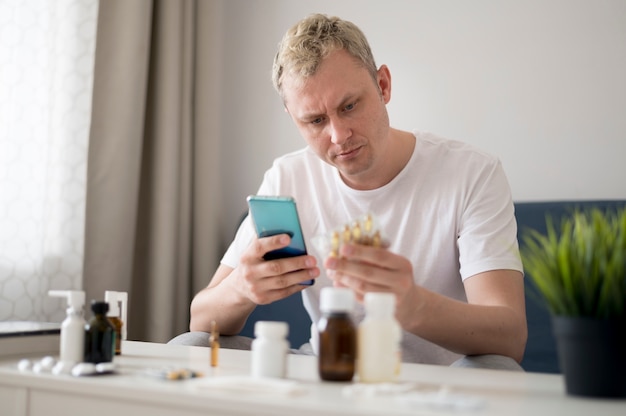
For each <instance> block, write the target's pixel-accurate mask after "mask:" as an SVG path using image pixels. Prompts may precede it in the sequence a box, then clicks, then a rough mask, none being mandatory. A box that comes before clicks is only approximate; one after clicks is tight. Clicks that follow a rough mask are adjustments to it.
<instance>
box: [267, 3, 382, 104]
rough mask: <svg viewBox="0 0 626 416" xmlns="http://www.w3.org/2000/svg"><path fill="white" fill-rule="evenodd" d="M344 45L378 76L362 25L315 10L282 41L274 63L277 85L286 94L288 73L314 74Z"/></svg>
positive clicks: (299, 76)
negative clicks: (323, 62) (358, 25)
mask: <svg viewBox="0 0 626 416" xmlns="http://www.w3.org/2000/svg"><path fill="white" fill-rule="evenodd" d="M340 49H343V50H345V51H347V52H348V53H349V54H350V55H352V56H353V57H354V58H355V59H356V60H357V61H358V62H360V63H361V64H362V65H363V67H364V68H365V69H367V71H368V72H369V73H370V75H371V76H372V78H373V79H374V80H376V76H377V71H376V63H375V62H374V56H373V55H372V51H371V49H370V46H369V43H368V42H367V39H366V38H365V35H364V34H363V32H362V31H361V29H359V28H358V27H357V26H356V25H355V24H354V23H352V22H348V21H346V20H342V19H340V18H338V17H331V16H326V15H323V14H313V15H310V16H308V17H306V18H304V19H302V20H301V21H299V22H298V23H296V24H295V25H294V26H293V27H291V28H290V29H289V30H288V31H287V33H285V36H284V37H283V39H282V40H281V42H280V43H279V45H278V52H277V53H276V56H275V58H274V65H273V67H272V82H273V83H274V88H275V89H276V91H278V93H279V94H280V95H281V96H282V81H283V79H284V77H285V75H287V74H289V75H291V76H294V77H296V78H298V79H305V78H307V77H310V76H312V75H314V74H315V72H316V71H317V69H318V67H319V65H320V63H321V62H322V60H323V59H324V58H325V57H327V56H328V55H329V54H330V53H331V52H334V51H336V50H340Z"/></svg>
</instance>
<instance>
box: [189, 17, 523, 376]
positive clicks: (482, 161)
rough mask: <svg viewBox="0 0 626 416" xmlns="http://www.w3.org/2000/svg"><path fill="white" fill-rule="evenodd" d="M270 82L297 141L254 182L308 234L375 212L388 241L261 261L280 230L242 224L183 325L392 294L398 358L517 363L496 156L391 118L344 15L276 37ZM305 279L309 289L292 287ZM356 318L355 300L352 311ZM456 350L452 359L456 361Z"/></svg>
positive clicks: (508, 231) (386, 81)
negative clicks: (288, 201)
mask: <svg viewBox="0 0 626 416" xmlns="http://www.w3.org/2000/svg"><path fill="white" fill-rule="evenodd" d="M273 82H274V86H275V88H276V90H277V91H278V93H279V94H280V96H281V98H282V99H283V102H284V106H285V110H286V112H287V113H288V114H289V115H290V116H291V118H292V120H293V121H294V123H295V124H296V126H297V128H298V130H299V132H300V133H301V135H302V137H303V138H304V139H305V141H306V143H307V145H308V146H307V147H306V148H304V149H302V150H300V151H297V152H294V153H291V154H288V155H285V156H283V157H281V158H278V159H277V160H276V161H275V162H274V164H273V166H272V167H271V169H269V170H268V171H267V172H266V174H265V177H264V180H263V183H262V184H261V187H260V189H259V191H258V193H259V194H264V195H291V196H293V197H294V198H295V199H296V201H297V203H298V208H299V211H300V218H301V220H302V227H303V232H304V235H305V237H306V238H307V239H308V240H309V242H308V244H307V245H308V246H309V247H312V244H311V243H310V239H311V238H312V237H314V236H317V235H322V234H326V233H328V231H329V230H331V229H333V228H335V227H337V226H339V225H341V224H345V223H347V222H349V221H350V220H353V219H356V218H358V217H360V216H361V215H362V214H364V213H372V214H373V215H375V216H376V219H377V221H378V222H379V223H380V225H381V229H382V230H383V232H384V233H385V235H386V238H387V240H388V241H389V244H388V246H387V247H385V248H380V247H370V246H363V245H356V244H347V245H343V246H342V247H341V252H340V256H338V257H330V256H329V257H326V258H324V257H321V258H320V260H321V261H323V264H318V262H317V259H316V257H315V256H313V255H305V256H300V257H295V258H288V259H280V260H271V261H265V260H263V255H264V254H265V253H267V252H269V251H271V250H274V249H277V248H280V247H284V246H286V245H287V244H288V242H289V237H288V236H287V235H284V234H283V235H279V236H272V237H266V238H260V239H259V238H257V237H256V236H255V234H254V230H253V227H252V224H251V221H250V219H249V218H247V219H246V220H245V221H244V222H243V223H242V225H241V227H240V229H239V231H238V233H237V235H236V237H235V240H234V241H233V243H232V244H231V246H230V248H229V249H228V251H227V253H226V254H225V256H224V258H223V259H222V263H221V265H220V266H219V268H218V270H217V272H216V273H215V275H214V276H213V278H212V280H211V282H210V283H209V285H208V286H207V287H206V288H205V289H203V290H202V291H200V292H199V293H198V294H197V295H196V296H195V298H194V299H193V301H192V304H191V322H190V329H191V331H209V330H210V323H211V321H213V320H214V321H216V322H217V323H218V326H219V328H220V332H221V333H222V334H226V335H229V334H230V335H236V334H237V333H238V332H239V331H240V330H241V328H242V327H243V325H244V324H245V321H246V319H247V317H248V316H249V314H250V313H251V312H252V311H253V309H254V308H255V307H256V306H257V305H258V304H268V303H271V302H274V301H276V300H279V299H282V298H284V297H287V296H290V295H293V294H294V293H296V292H302V296H303V301H304V305H305V307H306V309H307V311H308V313H309V314H310V316H311V319H312V321H313V322H314V323H315V322H317V321H318V319H319V318H320V311H319V293H320V289H321V288H322V287H324V286H330V285H336V286H344V287H349V288H351V289H353V291H354V293H355V295H356V297H357V299H358V300H362V299H363V296H364V294H365V293H366V292H369V291H375V292H391V293H393V294H394V295H395V297H396V318H397V319H398V321H399V323H400V324H401V326H402V328H403V340H402V347H403V351H402V354H403V360H404V361H408V362H423V363H433V364H444V365H450V364H452V363H454V362H461V363H462V362H463V360H467V358H463V357H464V356H469V357H473V356H481V357H489V358H488V359H486V360H484V361H480V360H478V364H470V365H477V366H485V367H499V368H517V369H519V368H520V367H519V366H517V364H516V362H520V361H521V359H522V356H523V352H524V348H525V343H526V337H527V328H526V318H525V306H524V286H523V275H522V265H521V261H520V259H519V253H518V245H517V239H516V228H517V227H516V223H515V218H514V212H513V204H512V201H511V193H510V189H509V185H508V183H507V180H506V177H505V174H504V172H503V170H502V167H501V165H500V163H499V161H498V160H497V159H495V158H493V157H491V156H489V155H487V154H485V153H483V152H481V151H480V150H477V149H475V148H473V147H471V146H469V145H466V144H463V143H460V142H454V141H449V140H445V139H441V138H438V137H436V136H433V135H430V134H425V133H420V132H415V133H411V132H407V131H401V130H397V129H394V128H391V127H390V124H389V118H388V114H387V109H386V104H387V103H388V102H389V101H390V99H391V74H390V71H389V68H387V66H385V65H382V66H380V67H379V68H377V67H376V64H375V62H374V58H373V56H372V53H371V51H370V48H369V45H368V42H367V40H366V38H365V36H364V35H363V33H362V32H361V31H360V30H359V29H358V28H357V27H356V26H355V25H354V24H352V23H350V22H347V21H344V20H341V19H339V18H335V17H327V16H324V15H312V16H309V17H307V18H305V19H303V20H302V21H300V22H299V23H298V24H296V25H295V26H294V27H292V28H291V29H290V30H289V31H288V32H287V33H286V35H285V37H284V38H283V40H282V42H281V44H280V46H279V50H278V53H277V55H276V57H275V61H274V67H273ZM311 278H314V279H315V280H316V281H315V284H314V285H313V286H303V285H301V284H300V283H302V282H304V281H306V280H309V279H311ZM355 315H356V319H357V320H359V319H362V317H363V308H362V305H361V306H360V307H359V308H358V310H357V311H356V314H355ZM457 360H460V361H457Z"/></svg>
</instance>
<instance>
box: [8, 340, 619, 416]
mask: <svg viewBox="0 0 626 416" xmlns="http://www.w3.org/2000/svg"><path fill="white" fill-rule="evenodd" d="M122 351H123V353H122V355H121V356H116V357H115V359H114V362H115V364H116V367H117V371H116V373H115V374H111V375H100V376H91V377H73V376H70V375H53V374H48V373H44V374H41V373H40V374H35V373H33V372H30V371H28V372H20V371H19V370H18V366H17V363H18V361H19V359H7V360H4V361H2V362H0V386H2V385H5V386H17V387H28V388H32V389H45V390H46V391H49V392H55V391H57V392H67V391H71V392H73V393H72V394H76V395H80V394H89V395H91V396H93V397H98V396H101V397H113V396H114V397H115V398H116V399H118V400H120V399H123V400H128V401H133V400H134V401H141V402H143V403H150V404H152V405H159V404H163V405H168V406H180V407H181V408H183V407H184V408H185V409H194V410H209V409H210V410H213V411H215V412H216V413H224V414H247V413H250V412H251V411H252V410H254V413H255V414H273V415H279V414H285V415H287V414H291V415H293V414H300V415H307V414H311V415H313V414H315V415H319V414H321V413H323V414H325V415H382V414H385V415H409V414H410V415H416V414H424V415H430V414H437V415H447V414H455V415H458V414H472V415H504V414H506V415H533V416H539V415H554V414H567V415H568V416H575V415H589V414H593V413H597V414H602V415H618V414H619V415H622V416H623V415H624V414H626V401H624V400H599V399H586V398H577V397H571V396H567V395H566V394H565V389H564V384H563V378H562V376H561V375H555V374H539V373H523V372H510V371H502V370H482V369H467V368H450V367H445V366H435V365H423V364H406V363H405V364H403V365H402V369H401V374H400V378H399V380H398V382H397V383H394V384H386V385H380V384H378V385H376V384H361V383H358V379H357V378H355V381H354V382H352V383H336V382H323V381H321V380H320V379H319V376H318V373H317V358H316V357H312V356H302V355H289V356H288V371H287V378H286V379H267V380H258V379H253V378H252V377H250V376H249V373H250V358H251V353H250V351H238V350H227V349H221V350H220V351H219V365H218V366H217V367H211V366H210V349H209V348H204V347H187V346H178V345H165V344H157V343H146V342H136V341H124V344H123V350H122ZM166 368H167V369H189V370H193V371H195V372H198V373H201V374H202V377H198V378H190V379H186V380H165V379H161V378H158V377H157V376H156V373H155V371H154V370H163V369H166ZM51 380H54V381H55V382H54V383H51ZM0 406H1V405H0Z"/></svg>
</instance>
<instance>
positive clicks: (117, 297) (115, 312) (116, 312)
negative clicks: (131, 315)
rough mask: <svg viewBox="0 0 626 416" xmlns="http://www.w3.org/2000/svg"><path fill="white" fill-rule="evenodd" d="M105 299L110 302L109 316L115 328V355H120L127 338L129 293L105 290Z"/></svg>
mask: <svg viewBox="0 0 626 416" xmlns="http://www.w3.org/2000/svg"><path fill="white" fill-rule="evenodd" d="M104 301H105V302H106V303H108V304H109V312H108V313H107V318H109V321H110V322H111V324H113V327H114V328H115V355H120V354H121V353H122V340H126V310H127V304H128V293H126V292H114V291H112V290H107V291H105V292H104Z"/></svg>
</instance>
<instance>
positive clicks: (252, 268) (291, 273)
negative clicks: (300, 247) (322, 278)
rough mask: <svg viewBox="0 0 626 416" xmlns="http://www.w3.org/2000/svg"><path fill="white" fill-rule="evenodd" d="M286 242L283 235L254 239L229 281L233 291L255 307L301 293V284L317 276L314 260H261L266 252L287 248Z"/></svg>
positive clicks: (291, 258) (309, 258) (317, 269)
mask: <svg viewBox="0 0 626 416" xmlns="http://www.w3.org/2000/svg"><path fill="white" fill-rule="evenodd" d="M289 242H290V237H289V235H287V234H278V235H274V236H270V237H263V238H255V239H254V240H253V241H252V243H251V244H250V245H249V246H248V248H247V249H246V251H245V252H244V253H243V255H242V256H241V260H240V263H239V266H238V267H237V268H236V269H235V270H233V273H232V274H231V276H230V277H229V279H230V280H231V284H233V285H232V286H233V287H234V288H235V290H237V291H238V292H239V293H240V294H241V295H242V296H244V297H246V298H248V299H250V301H252V302H253V303H255V304H257V305H265V304H268V303H272V302H275V301H277V300H280V299H283V298H286V297H287V296H290V295H292V294H294V293H296V292H300V291H301V290H303V289H305V288H306V287H307V286H306V285H303V283H304V282H306V281H308V280H311V279H315V278H317V277H318V276H319V275H320V269H319V268H318V267H317V260H316V258H315V257H314V256H311V255H302V256H298V257H288V258H283V259H276V260H264V259H263V256H265V254H267V253H268V252H270V251H273V250H276V249H279V248H283V247H287V246H288V245H289Z"/></svg>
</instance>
